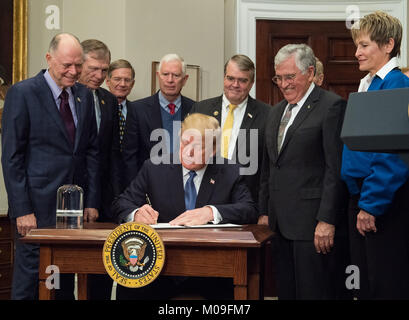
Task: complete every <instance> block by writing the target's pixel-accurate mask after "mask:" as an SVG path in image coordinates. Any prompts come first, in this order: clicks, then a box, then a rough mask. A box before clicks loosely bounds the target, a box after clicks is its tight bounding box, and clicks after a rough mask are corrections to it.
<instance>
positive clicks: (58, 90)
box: [44, 69, 72, 100]
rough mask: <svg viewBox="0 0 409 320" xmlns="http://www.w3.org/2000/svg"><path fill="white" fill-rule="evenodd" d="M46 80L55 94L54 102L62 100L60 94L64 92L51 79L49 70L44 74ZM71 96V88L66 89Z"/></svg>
mask: <svg viewBox="0 0 409 320" xmlns="http://www.w3.org/2000/svg"><path fill="white" fill-rule="evenodd" d="M44 78H45V81H46V82H47V84H48V86H49V87H50V89H51V92H52V94H53V97H54V100H57V99H59V98H60V94H61V92H62V89H61V88H60V87H59V86H58V85H57V84H56V83H55V81H54V79H53V78H52V77H51V75H50V73H49V72H48V69H47V70H46V71H45V72H44ZM65 90H66V91H67V92H68V94H69V95H71V94H72V93H71V88H66V89H65Z"/></svg>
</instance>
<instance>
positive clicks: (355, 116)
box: [341, 88, 409, 165]
mask: <svg viewBox="0 0 409 320" xmlns="http://www.w3.org/2000/svg"><path fill="white" fill-rule="evenodd" d="M341 139H342V140H343V142H344V143H345V144H346V145H347V146H348V148H349V149H351V150H354V151H370V152H386V153H398V154H399V155H400V157H401V158H402V160H404V161H405V162H406V163H407V164H408V165H409V88H401V89H390V90H378V91H368V92H355V93H351V94H350V96H349V98H348V104H347V108H346V112H345V117H344V123H343V127H342V131H341Z"/></svg>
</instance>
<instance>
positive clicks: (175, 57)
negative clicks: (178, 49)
mask: <svg viewBox="0 0 409 320" xmlns="http://www.w3.org/2000/svg"><path fill="white" fill-rule="evenodd" d="M169 61H179V62H180V63H181V64H182V75H183V76H185V74H186V64H185V60H183V58H182V57H181V56H179V55H178V54H176V53H168V54H166V55H164V56H163V57H162V59H160V62H159V68H158V70H159V71H160V69H161V68H162V63H163V62H169Z"/></svg>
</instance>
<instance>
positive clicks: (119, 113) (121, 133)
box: [118, 103, 125, 152]
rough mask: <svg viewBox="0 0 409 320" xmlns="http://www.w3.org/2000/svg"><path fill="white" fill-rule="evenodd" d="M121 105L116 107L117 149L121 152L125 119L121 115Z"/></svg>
mask: <svg viewBox="0 0 409 320" xmlns="http://www.w3.org/2000/svg"><path fill="white" fill-rule="evenodd" d="M122 109H123V105H122V103H121V104H119V105H118V117H119V148H120V151H121V152H122V141H123V139H124V133H125V117H124V114H123V113H122Z"/></svg>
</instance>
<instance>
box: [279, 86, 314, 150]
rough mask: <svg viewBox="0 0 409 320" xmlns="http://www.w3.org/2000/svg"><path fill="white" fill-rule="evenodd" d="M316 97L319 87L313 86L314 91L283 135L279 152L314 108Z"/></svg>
mask: <svg viewBox="0 0 409 320" xmlns="http://www.w3.org/2000/svg"><path fill="white" fill-rule="evenodd" d="M318 96H319V87H317V86H315V88H314V90H312V92H311V93H310V95H309V97H308V98H307V100H306V101H305V102H304V104H303V106H302V107H301V109H300V111H299V112H298V114H297V116H296V117H295V119H294V122H293V123H292V125H291V126H290V127H289V128H288V130H287V133H286V135H285V139H284V142H283V146H282V147H281V151H282V150H284V148H285V147H286V146H287V144H288V142H289V141H290V140H291V138H292V136H293V135H294V132H295V131H296V130H297V128H298V127H299V126H300V125H301V123H303V121H304V120H305V119H306V118H307V117H308V116H309V115H310V114H311V112H312V111H313V110H314V106H315V103H316V101H317V100H318ZM280 153H281V152H280Z"/></svg>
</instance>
